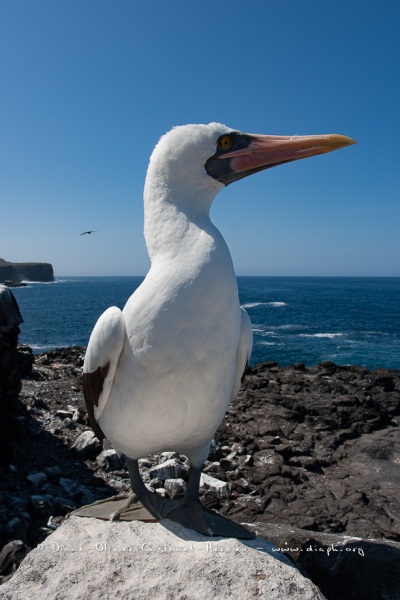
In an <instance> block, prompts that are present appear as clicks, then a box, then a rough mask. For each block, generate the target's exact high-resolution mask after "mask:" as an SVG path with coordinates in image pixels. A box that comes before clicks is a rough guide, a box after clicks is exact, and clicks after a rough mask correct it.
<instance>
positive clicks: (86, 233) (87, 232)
mask: <svg viewBox="0 0 400 600" xmlns="http://www.w3.org/2000/svg"><path fill="white" fill-rule="evenodd" d="M91 233H97V231H93V230H92V231H84V232H83V233H81V234H80V235H90V234H91Z"/></svg>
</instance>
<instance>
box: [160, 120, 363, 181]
mask: <svg viewBox="0 0 400 600" xmlns="http://www.w3.org/2000/svg"><path fill="white" fill-rule="evenodd" d="M354 143H355V142H354V140H352V139H351V138H349V137H346V136H344V135H336V134H327V135H311V136H275V135H255V134H248V133H242V132H240V131H236V130H234V129H231V128H230V127H226V126H225V125H221V124H220V123H209V124H208V125H182V126H179V127H174V128H173V129H172V130H171V131H169V132H168V133H167V134H165V135H164V136H163V137H162V138H161V139H160V141H159V143H158V144H157V146H156V147H155V149H154V152H153V154H152V156H151V159H150V165H149V171H148V175H149V174H151V175H152V176H153V177H159V178H161V179H162V180H163V181H164V185H165V184H166V182H167V181H168V182H169V184H170V185H173V182H175V183H177V184H179V185H182V184H184V186H185V187H186V188H187V189H191V190H195V189H198V190H199V191H200V190H201V189H209V190H210V191H211V189H214V190H215V193H216V192H217V191H218V190H219V189H220V188H221V187H223V186H225V185H229V184H230V183H232V182H234V181H237V180H239V179H242V178H243V177H246V176H247V175H251V174H253V173H257V172H258V171H262V170H264V169H269V168H270V167H274V166H277V165H281V164H284V163H287V162H291V161H294V160H298V159H300V158H308V157H311V156H316V155H317V154H324V153H326V152H331V151H332V150H338V149H339V148H343V147H344V146H349V145H350V144H354Z"/></svg>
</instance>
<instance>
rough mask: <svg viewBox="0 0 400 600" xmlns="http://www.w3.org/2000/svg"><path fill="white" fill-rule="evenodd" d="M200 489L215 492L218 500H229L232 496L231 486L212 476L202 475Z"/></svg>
mask: <svg viewBox="0 0 400 600" xmlns="http://www.w3.org/2000/svg"><path fill="white" fill-rule="evenodd" d="M200 488H201V489H202V490H207V491H209V492H213V494H215V495H216V496H218V498H229V497H230V495H231V486H230V484H229V483H227V482H226V481H221V480H220V479H217V478H216V477H212V476H211V475H206V474H205V473H202V474H201V478H200Z"/></svg>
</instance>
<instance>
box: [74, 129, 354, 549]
mask: <svg viewBox="0 0 400 600" xmlns="http://www.w3.org/2000/svg"><path fill="white" fill-rule="evenodd" d="M354 143H355V142H354V140H352V139H350V138H348V137H345V136H342V135H314V136H304V137H303V136H302V137H300V136H296V137H281V136H279V137H278V136H266V135H249V134H246V133H241V132H239V131H235V130H233V129H230V128H229V127H226V126H224V125H220V124H219V123H210V124H209V125H185V126H182V127H176V128H174V129H173V130H172V131H170V132H169V133H167V134H166V135H165V136H163V137H162V138H161V140H160V141H159V143H158V144H157V146H156V148H155V149H154V151H153V154H152V156H151V158H150V164H149V167H148V170H147V176H146V183H145V188H144V210H145V228H144V232H145V238H146V243H147V249H148V252H149V256H150V259H151V268H150V271H149V273H148V274H147V276H146V278H145V280H144V281H143V283H142V284H141V285H140V286H139V287H138V289H137V290H136V291H135V292H134V294H133V295H132V296H131V297H130V298H129V300H128V302H127V303H126V305H125V307H124V309H123V311H121V310H120V309H119V308H116V307H111V308H109V309H108V310H106V312H105V313H103V315H102V316H101V317H100V318H99V320H98V321H97V323H96V325H95V327H94V329H93V332H92V335H91V337H90V340H89V344H88V348H87V352H86V357H85V362H84V369H83V371H84V375H83V382H84V395H85V400H86V405H87V409H88V414H89V418H90V421H91V424H92V426H93V429H94V430H95V432H96V433H97V434H98V436H99V437H100V438H103V437H104V436H105V437H107V438H108V440H109V441H110V442H111V443H112V444H113V446H114V448H115V449H116V450H117V451H118V452H120V453H122V454H124V455H125V458H126V461H127V466H128V471H129V478H130V483H131V487H132V490H133V491H134V493H135V495H134V496H133V498H134V499H135V500H136V499H139V500H140V501H141V502H142V503H143V505H144V506H145V507H146V508H147V510H148V511H149V512H150V513H151V515H153V517H154V518H156V519H163V518H168V519H172V520H173V521H176V522H178V523H180V524H181V525H183V526H185V527H188V528H190V529H195V530H196V531H199V532H200V533H202V534H204V535H210V536H226V537H238V538H252V537H253V535H252V534H251V533H250V532H249V531H247V530H246V529H244V527H242V526H241V525H239V524H237V523H233V522H232V521H230V520H229V519H226V518H224V517H220V516H219V515H218V514H217V513H216V512H214V511H211V510H208V509H207V508H205V507H204V506H203V505H202V504H201V502H200V499H199V485H200V477H201V472H202V467H203V464H204V461H205V460H206V459H207V456H208V453H209V449H210V445H211V441H212V439H213V436H214V434H215V431H216V430H217V428H218V427H219V425H220V423H221V421H222V419H223V417H224V415H225V412H226V410H227V408H228V405H229V403H230V402H231V401H232V400H233V399H234V398H235V396H236V394H237V393H238V391H239V388H240V385H241V380H242V377H243V374H244V371H245V369H246V365H247V363H248V361H249V359H250V354H251V348H252V326H251V322H250V318H249V316H248V314H247V312H246V311H245V310H244V309H243V308H241V307H240V303H239V297H238V288H237V281H236V276H235V273H234V270H233V264H232V259H231V256H230V253H229V250H228V247H227V245H226V243H225V241H224V239H223V237H222V235H221V233H220V232H219V231H218V229H217V228H216V227H215V225H214V224H213V223H212V222H211V220H210V216H209V211H210V208H211V204H212V202H213V200H214V198H215V196H216V195H217V193H218V192H219V191H220V190H222V189H223V188H224V186H226V185H229V184H230V183H232V182H234V181H237V180H239V179H242V178H243V177H246V176H247V175H251V174H252V173H256V172H258V171H262V170H263V169H268V168H270V167H273V166H275V165H280V164H283V163H287V162H290V161H294V160H297V159H300V158H307V157H310V156H315V155H317V154H323V153H325V152H330V151H331V150H336V149H338V148H343V147H344V146H348V145H350V144H354ZM86 233H91V232H86ZM162 451H174V452H179V453H181V454H184V455H186V456H187V457H188V459H189V462H190V470H189V482H188V485H187V489H186V492H185V495H184V497H183V498H182V499H169V498H162V497H161V496H160V495H158V494H157V493H155V492H152V491H150V490H149V489H148V487H147V486H146V485H145V484H144V482H143V480H142V478H141V475H140V473H139V463H138V460H139V459H140V458H142V457H144V456H147V455H148V454H155V453H159V452H162ZM102 502H103V501H99V503H100V504H101V503H102ZM99 503H96V504H97V505H98V504H99ZM106 503H107V500H106V501H104V503H103V504H101V506H103V507H104V511H105V512H104V513H103V516H104V515H105V513H106ZM108 503H109V506H110V507H112V506H114V507H115V503H114V504H113V503H112V502H111V501H110V500H108ZM89 509H90V507H89ZM95 509H96V510H95ZM92 510H93V513H92V514H93V516H98V515H99V513H98V510H99V506H96V507H94V508H93V509H92ZM112 510H113V509H112V508H110V510H109V512H108V513H107V514H108V515H109V516H111V513H112ZM135 510H136V509H135ZM96 512H97V515H96ZM118 512H119V513H120V512H121V511H118ZM82 516H85V515H84V514H82ZM86 516H89V515H86ZM90 516H92V515H90Z"/></svg>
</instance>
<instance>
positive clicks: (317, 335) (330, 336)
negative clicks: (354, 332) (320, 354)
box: [299, 333, 344, 339]
mask: <svg viewBox="0 0 400 600" xmlns="http://www.w3.org/2000/svg"><path fill="white" fill-rule="evenodd" d="M343 335H344V333H300V334H299V337H309V338H327V339H333V338H338V337H342V336H343Z"/></svg>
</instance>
